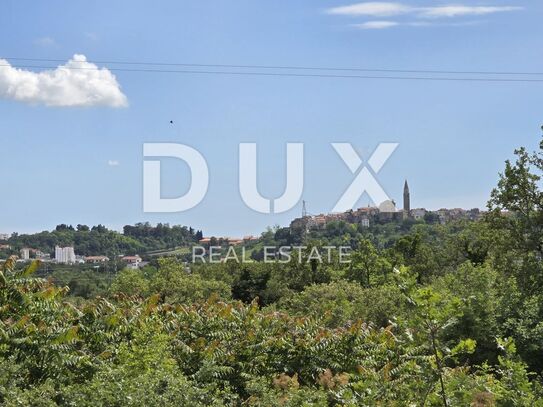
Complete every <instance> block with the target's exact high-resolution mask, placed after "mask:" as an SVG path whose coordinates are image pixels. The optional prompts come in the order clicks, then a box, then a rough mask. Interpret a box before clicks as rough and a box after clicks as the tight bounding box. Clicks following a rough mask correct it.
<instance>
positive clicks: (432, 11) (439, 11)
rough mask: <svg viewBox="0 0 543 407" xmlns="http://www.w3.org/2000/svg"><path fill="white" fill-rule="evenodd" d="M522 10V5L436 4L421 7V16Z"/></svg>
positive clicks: (474, 14)
mask: <svg viewBox="0 0 543 407" xmlns="http://www.w3.org/2000/svg"><path fill="white" fill-rule="evenodd" d="M517 10H522V7H513V6H502V7H498V6H495V7H494V6H486V7H483V6H460V5H459V6H437V7H426V8H424V9H421V16H422V17H459V16H481V15H485V14H494V13H503V12H505V11H517Z"/></svg>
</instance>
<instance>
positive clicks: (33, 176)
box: [0, 0, 543, 236]
mask: <svg viewBox="0 0 543 407" xmlns="http://www.w3.org/2000/svg"><path fill="white" fill-rule="evenodd" d="M355 3H356V2H354V1H353V2H349V1H316V0H308V1H305V0H300V1H277V0H276V1H267V2H264V1H258V2H257V1H248V0H246V1H243V0H240V1H235V2H233V1H213V2H210V1H204V0H195V1H161V2H155V3H150V2H144V1H134V0H131V1H115V2H111V1H107V2H106V1H93V2H82V1H73V2H65V1H47V2H45V1H43V2H35V1H25V0H17V1H10V0H7V1H4V2H2V4H1V5H0V59H1V58H5V59H6V60H7V61H8V63H10V64H12V65H17V64H21V62H20V61H16V60H12V59H10V58H15V57H21V58H38V59H39V58H42V59H59V60H63V61H68V60H69V59H70V58H72V57H73V56H74V54H80V55H85V56H86V58H87V59H88V60H89V61H137V62H141V61H151V62H174V63H175V62H179V63H200V64H238V65H244V64H245V65H296V66H310V67H322V66H325V67H362V68H385V69H415V70H454V71H515V72H543V49H542V45H543V44H542V38H543V25H542V24H541V21H543V4H542V3H541V2H540V1H535V0H534V1H520V0H511V1H505V0H488V1H485V2H481V3H479V2H477V3H476V2H472V1H470V2H467V1H466V3H464V4H465V5H467V6H466V7H459V6H458V5H459V4H460V3H457V2H455V3H454V4H455V5H456V6H455V7H454V8H450V7H448V8H445V7H442V6H448V5H450V3H449V2H439V1H426V2H422V1H412V0H406V1H404V2H401V3H387V4H385V3H370V4H368V3H366V4H362V5H360V4H358V5H357V6H354V7H347V8H345V6H352V5H353V4H355ZM26 64H33V65H40V64H41V65H43V64H45V63H43V62H42V63H40V62H32V63H31V62H26ZM58 64H61V63H60V62H59V63H58ZM58 64H54V63H53V64H51V63H47V65H51V66H53V65H58ZM62 64H64V63H62ZM97 65H98V66H104V64H100V63H97ZM106 66H107V67H110V68H112V67H115V66H114V65H110V64H108V65H106ZM0 69H2V68H0ZM28 69H29V70H32V71H34V72H38V71H40V70H41V69H37V68H33V69H30V68H28ZM113 74H114V75H115V77H116V81H117V84H118V85H119V86H120V92H122V95H124V96H125V97H126V100H124V101H123V100H121V99H120V96H119V95H116V94H112V93H108V95H106V96H104V98H103V99H102V102H101V103H98V102H97V103H96V104H97V106H79V107H78V106H75V107H74V106H71V107H70V106H58V103H56V104H57V106H50V105H51V104H53V105H54V104H55V103H52V102H51V101H50V100H49V102H48V99H40V100H35V101H32V100H24V98H21V97H11V96H9V95H8V96H6V92H7V91H6V89H4V97H2V98H0V142H1V144H0V145H1V149H2V158H1V159H0V171H1V174H2V192H1V193H0V196H1V198H0V232H12V231H19V232H28V231H38V230H43V229H50V228H52V227H54V226H55V225H56V224H59V223H71V224H77V223H85V224H90V225H92V224H97V223H102V224H106V225H108V226H110V227H113V228H120V227H122V225H124V224H129V223H134V222H138V221H146V220H148V221H151V222H153V223H155V222H159V221H160V222H169V223H171V224H185V225H192V226H193V227H195V228H198V229H203V230H204V233H205V234H208V235H211V234H215V235H229V236H241V235H245V234H251V233H253V234H256V233H259V232H261V231H262V230H263V229H264V228H265V227H266V226H268V225H274V224H280V225H287V224H288V223H289V222H290V220H291V219H292V218H294V217H296V216H298V215H299V213H300V212H301V202H300V203H299V205H298V206H296V207H295V208H294V209H292V210H291V211H289V212H286V213H283V214H271V215H263V214H259V213H256V212H254V211H252V210H251V209H249V208H247V207H246V206H245V205H244V203H243V201H242V200H241V198H240V196H239V192H238V186H237V185H238V181H237V179H238V169H237V168H238V167H237V165H238V164H237V155H238V153H237V151H238V144H239V143H240V142H256V143H258V148H259V160H260V161H259V165H260V168H259V171H260V172H259V188H260V191H261V193H262V194H263V195H266V196H269V197H274V196H278V195H280V194H281V192H282V190H283V187H284V168H283V167H284V162H285V161H284V160H285V158H284V150H285V143H287V142H303V143H305V188H304V193H303V198H304V199H305V200H306V201H307V206H308V210H309V211H310V212H311V213H321V212H327V211H330V210H331V209H332V208H333V206H334V204H335V203H336V201H337V200H338V199H339V197H340V196H341V194H342V192H343V191H344V190H345V188H346V187H347V186H348V185H349V184H350V182H351V181H352V179H353V175H352V174H351V173H350V171H349V170H348V168H347V167H346V166H345V164H344V163H343V162H342V161H341V159H340V158H339V156H338V155H337V154H336V153H335V151H334V150H333V148H332V147H331V145H330V143H332V142H350V143H352V144H353V145H354V146H355V147H356V149H357V150H358V151H359V152H360V153H361V154H362V155H363V156H365V157H366V158H369V156H370V155H371V152H372V150H373V149H374V148H375V147H376V146H377V145H378V143H380V142H397V143H399V147H398V149H397V150H396V151H395V153H394V155H393V156H392V157H391V158H390V160H389V161H388V162H387V163H386V165H385V166H384V168H383V169H382V170H381V172H380V173H379V175H378V179H379V181H380V182H381V184H382V185H383V187H384V189H385V190H386V191H387V193H388V194H389V195H390V196H391V197H393V198H395V199H396V200H397V201H398V202H400V201H401V193H402V189H403V181H404V179H405V178H407V179H408V180H409V184H410V187H411V202H412V206H415V207H427V208H430V209H437V208H440V207H465V208H471V207H484V205H485V203H486V200H487V198H488V195H489V192H490V190H491V189H492V187H493V186H494V185H495V183H496V180H497V174H498V172H499V171H500V170H501V169H502V168H503V161H504V160H505V159H506V158H509V157H511V155H512V151H513V149H514V148H515V147H517V146H520V145H525V146H527V147H530V148H535V146H536V145H537V143H538V141H539V134H540V130H539V128H540V126H541V124H543V112H542V106H543V103H542V98H543V92H542V90H543V83H501V82H484V83H481V82H438V81H400V80H369V79H339V78H303V77H251V76H221V75H189V74H178V73H144V72H116V71H114V72H113ZM464 76H474V75H464ZM533 78H537V77H533ZM539 78H543V76H540V77H539ZM1 86H2V85H1V82H0V94H2V89H1ZM68 102H69V101H68ZM68 102H67V103H68ZM115 103H117V107H114V106H113V105H115ZM68 104H69V103H68ZM170 120H173V121H174V124H173V125H171V124H170V123H169V121H170ZM144 142H178V143H185V144H188V145H190V146H192V147H194V148H196V149H198V150H199V151H200V152H201V153H202V154H203V155H204V156H205V157H206V159H207V162H208V166H209V172H210V183H209V190H208V193H207V196H206V197H205V199H204V201H203V202H202V203H201V204H200V205H198V206H197V207H196V208H194V209H192V210H190V211H187V212H183V213H174V214H148V213H143V210H142V162H143V157H142V145H143V143H144ZM110 164H118V165H110ZM163 179H164V183H163V188H164V192H165V193H166V194H170V195H176V194H178V193H179V192H182V191H183V190H184V188H185V189H186V188H187V187H188V170H187V168H186V167H185V166H184V165H183V164H182V163H181V162H175V161H173V160H172V161H171V162H170V161H168V162H165V163H164V174H163ZM359 204H360V205H366V204H367V198H366V197H363V198H362V199H361V200H360V202H359Z"/></svg>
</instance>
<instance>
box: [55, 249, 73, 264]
mask: <svg viewBox="0 0 543 407" xmlns="http://www.w3.org/2000/svg"><path fill="white" fill-rule="evenodd" d="M55 261H56V262H57V263H59V264H74V263H75V252H74V248H73V247H72V246H67V247H59V246H55Z"/></svg>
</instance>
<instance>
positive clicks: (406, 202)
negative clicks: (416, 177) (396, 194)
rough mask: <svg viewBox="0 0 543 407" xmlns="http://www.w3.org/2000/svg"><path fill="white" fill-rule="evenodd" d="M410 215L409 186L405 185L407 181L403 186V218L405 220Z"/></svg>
mask: <svg viewBox="0 0 543 407" xmlns="http://www.w3.org/2000/svg"><path fill="white" fill-rule="evenodd" d="M410 214H411V201H410V198H409V185H407V180H405V184H404V186H403V217H404V219H407V218H408V217H410Z"/></svg>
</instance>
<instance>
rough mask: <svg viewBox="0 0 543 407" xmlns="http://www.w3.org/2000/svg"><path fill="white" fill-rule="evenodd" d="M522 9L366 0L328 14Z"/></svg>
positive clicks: (465, 13)
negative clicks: (423, 4)
mask: <svg viewBox="0 0 543 407" xmlns="http://www.w3.org/2000/svg"><path fill="white" fill-rule="evenodd" d="M522 9H523V7H518V6H466V5H461V4H457V5H448V6H430V7H413V6H409V5H407V4H403V3H393V2H365V3H356V4H351V5H347V6H340V7H334V8H330V9H328V10H327V12H328V14H338V15H346V16H371V17H390V16H399V15H405V14H411V15H415V16H417V17H459V16H480V15H486V14H494V13H501V12H506V11H517V10H522Z"/></svg>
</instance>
